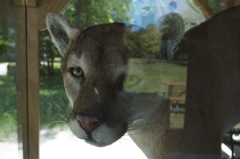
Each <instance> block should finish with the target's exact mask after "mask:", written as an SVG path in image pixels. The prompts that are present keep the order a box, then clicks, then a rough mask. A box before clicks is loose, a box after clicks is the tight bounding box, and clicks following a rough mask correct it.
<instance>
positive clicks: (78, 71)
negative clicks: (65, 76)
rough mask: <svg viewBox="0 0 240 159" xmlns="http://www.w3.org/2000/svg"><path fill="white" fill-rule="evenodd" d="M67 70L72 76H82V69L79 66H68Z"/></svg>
mask: <svg viewBox="0 0 240 159" xmlns="http://www.w3.org/2000/svg"><path fill="white" fill-rule="evenodd" d="M68 72H69V73H71V75H72V76H74V77H83V71H82V69H81V68H79V67H76V68H69V69H68Z"/></svg>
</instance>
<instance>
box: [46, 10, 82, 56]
mask: <svg viewBox="0 0 240 159" xmlns="http://www.w3.org/2000/svg"><path fill="white" fill-rule="evenodd" d="M46 24H47V29H48V31H49V33H50V35H51V38H52V42H53V43H54V45H55V46H56V47H57V49H58V51H59V53H60V54H61V55H62V56H63V55H64V54H65V53H66V51H67V47H68V44H69V42H70V41H71V40H72V39H73V38H74V37H76V36H77V35H79V33H80V30H79V29H78V28H77V27H75V26H74V25H73V24H72V23H71V22H70V21H68V20H67V19H66V18H64V17H63V16H62V15H60V14H55V13H48V15H47V18H46Z"/></svg>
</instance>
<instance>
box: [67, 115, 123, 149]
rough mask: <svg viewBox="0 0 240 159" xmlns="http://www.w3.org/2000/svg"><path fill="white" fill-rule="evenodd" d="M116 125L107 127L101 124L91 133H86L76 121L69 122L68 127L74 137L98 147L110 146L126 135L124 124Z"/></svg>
mask: <svg viewBox="0 0 240 159" xmlns="http://www.w3.org/2000/svg"><path fill="white" fill-rule="evenodd" d="M116 125H118V126H117V127H116V126H115V127H109V126H108V125H107V124H106V123H102V124H101V125H99V126H98V127H97V128H96V129H95V130H94V131H93V132H91V133H87V132H86V131H85V130H84V129H83V128H81V126H80V125H79V122H78V121H77V120H76V119H74V120H71V121H69V127H70V129H71V131H72V133H73V134H74V135H75V136H77V137H78V138H80V139H83V140H85V141H86V142H87V143H89V144H92V145H94V146H98V147H103V146H107V145H110V144H112V143H114V142H115V141H117V140H118V139H120V138H121V137H122V136H123V135H124V134H125V133H126V131H127V127H126V126H124V125H125V124H116Z"/></svg>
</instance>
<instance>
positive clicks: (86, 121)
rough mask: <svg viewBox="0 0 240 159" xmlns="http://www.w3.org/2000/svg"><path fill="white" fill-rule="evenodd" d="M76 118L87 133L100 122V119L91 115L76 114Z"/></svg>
mask: <svg viewBox="0 0 240 159" xmlns="http://www.w3.org/2000/svg"><path fill="white" fill-rule="evenodd" d="M76 118H77V120H78V121H79V123H80V125H81V127H82V128H83V129H84V130H85V131H86V132H88V133H92V132H93V130H94V129H96V128H97V127H98V126H99V125H100V124H101V121H100V119H99V118H97V117H95V116H92V115H82V114H77V116H76Z"/></svg>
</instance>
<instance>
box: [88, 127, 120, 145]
mask: <svg viewBox="0 0 240 159" xmlns="http://www.w3.org/2000/svg"><path fill="white" fill-rule="evenodd" d="M115 131H116V130H113V129H111V128H109V127H108V126H107V125H106V124H102V125H101V126H99V127H98V128H97V129H96V130H95V131H93V133H92V137H93V139H94V140H95V141H96V142H97V143H98V144H100V145H101V146H105V145H110V144H112V143H113V142H115V141H116V140H117V139H118V136H117V135H116V134H115V133H114V132H115Z"/></svg>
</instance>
